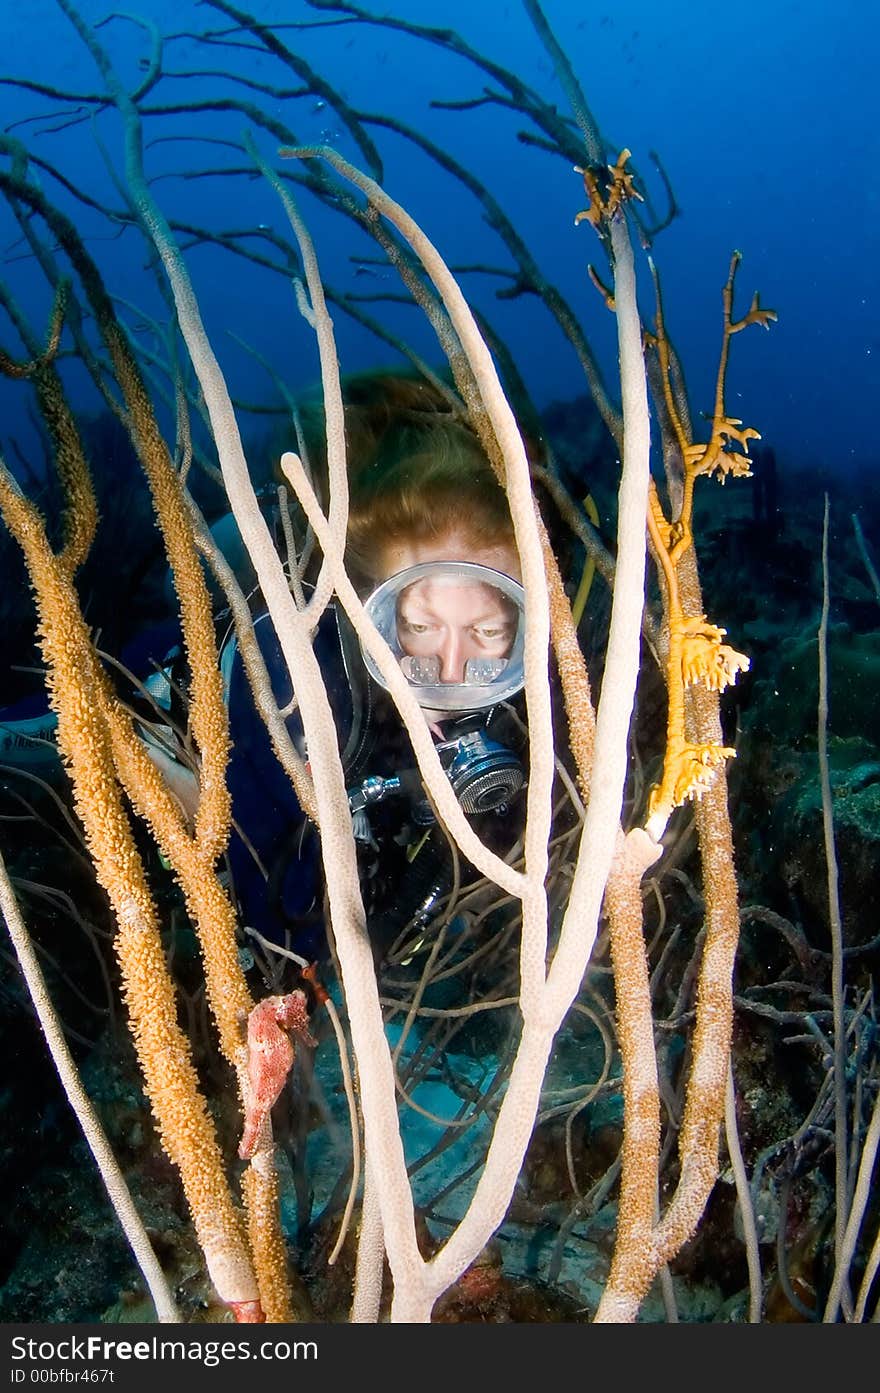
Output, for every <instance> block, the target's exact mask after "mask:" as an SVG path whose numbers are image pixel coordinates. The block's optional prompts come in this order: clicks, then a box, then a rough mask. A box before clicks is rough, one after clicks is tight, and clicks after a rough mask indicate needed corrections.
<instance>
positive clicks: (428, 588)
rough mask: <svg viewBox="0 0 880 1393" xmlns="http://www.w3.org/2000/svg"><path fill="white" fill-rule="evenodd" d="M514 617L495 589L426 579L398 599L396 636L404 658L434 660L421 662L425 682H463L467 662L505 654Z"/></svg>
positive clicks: (513, 609) (513, 631)
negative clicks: (425, 675) (405, 656)
mask: <svg viewBox="0 0 880 1393" xmlns="http://www.w3.org/2000/svg"><path fill="white" fill-rule="evenodd" d="M484 564H485V563H484ZM517 614H518V611H517V607H516V605H515V604H514V603H513V601H512V600H510V599H508V597H507V596H506V595H504V594H503V593H502V592H501V591H500V590H497V589H496V588H495V586H494V585H488V584H484V583H483V582H482V581H459V580H457V579H454V578H453V579H450V578H448V577H443V578H436V579H435V578H433V577H431V576H425V577H424V578H423V579H422V580H417V581H416V582H415V584H414V585H408V586H407V588H406V590H404V591H403V592H402V594H401V596H400V599H399V600H398V603H397V637H398V640H399V642H400V646H401V648H402V649H403V651H404V653H405V654H407V656H409V657H412V658H418V659H422V660H425V659H433V660H435V661H434V663H431V664H428V663H424V662H423V664H422V667H423V670H424V671H425V672H426V674H429V675H428V676H427V677H426V680H429V681H431V682H464V681H465V680H466V673H465V667H466V665H467V664H468V662H472V661H473V662H479V661H480V660H481V659H482V660H487V659H488V660H491V659H497V658H506V657H507V656H508V655H509V653H510V650H511V648H512V647H513V641H514V639H515V638H516V625H517ZM434 668H436V672H434V671H433V669H434Z"/></svg>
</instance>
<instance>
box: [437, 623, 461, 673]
mask: <svg viewBox="0 0 880 1393" xmlns="http://www.w3.org/2000/svg"><path fill="white" fill-rule="evenodd" d="M437 657H438V658H439V659H440V681H441V682H463V681H464V660H465V653H464V643H463V639H462V635H461V634H460V633H458V631H457V630H455V629H448V630H447V631H446V634H445V635H444V638H443V642H442V643H441V645H440V651H439V653H438V654H437Z"/></svg>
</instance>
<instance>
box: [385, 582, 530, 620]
mask: <svg viewBox="0 0 880 1393" xmlns="http://www.w3.org/2000/svg"><path fill="white" fill-rule="evenodd" d="M398 603H399V607H400V608H401V609H404V610H413V609H419V610H434V611H436V612H438V613H440V612H442V613H449V612H450V611H458V612H461V613H467V614H468V615H473V614H477V613H484V614H486V615H495V614H499V613H502V614H506V613H507V612H508V610H509V609H510V608H511V602H510V601H509V600H508V599H507V598H506V596H505V595H503V594H502V592H501V591H500V590H497V589H496V588H495V586H494V585H489V584H487V583H486V582H485V581H462V580H460V579H455V578H450V579H444V578H434V577H431V576H425V577H423V578H422V579H421V580H417V581H415V582H414V583H413V584H412V585H408V586H407V587H406V589H405V590H404V591H403V592H402V594H401V596H400V600H399V602H398Z"/></svg>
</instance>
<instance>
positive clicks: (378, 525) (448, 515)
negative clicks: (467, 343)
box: [301, 372, 514, 582]
mask: <svg viewBox="0 0 880 1393" xmlns="http://www.w3.org/2000/svg"><path fill="white" fill-rule="evenodd" d="M343 397H344V401H345V425H346V446H347V452H348V475H349V487H350V495H351V497H350V516H349V525H348V535H347V545H346V560H347V564H348V566H349V568H350V571H351V573H352V575H353V577H354V578H355V579H356V580H362V581H365V582H370V581H374V580H376V579H378V578H379V577H380V573H381V568H382V558H383V556H384V555H385V553H386V552H387V550H388V548H389V547H392V546H394V545H395V544H400V543H405V542H416V543H418V542H425V541H432V540H435V539H438V540H439V539H441V538H445V537H450V536H454V537H455V538H456V541H457V542H459V543H460V544H462V545H464V546H465V547H466V548H469V549H471V548H472V549H474V550H476V549H485V548H493V547H499V546H509V547H513V546H514V537H513V524H512V521H511V518H510V511H509V508H508V505H507V498H506V496H505V493H504V490H503V489H502V488H501V485H500V484H499V483H498V481H497V479H496V478H495V475H494V473H493V472H492V468H491V466H490V464H489V461H488V459H487V458H486V455H485V453H484V451H483V449H482V447H481V445H480V443H479V441H478V439H477V437H476V435H475V434H474V432H473V431H472V430H471V429H470V427H469V426H468V425H466V424H465V423H464V422H463V421H462V420H460V419H459V418H458V417H457V416H456V415H455V414H454V413H453V410H452V408H451V406H450V404H449V402H448V401H447V399H446V398H445V396H444V395H443V394H442V393H441V392H439V391H438V390H437V389H436V388H435V387H433V386H432V385H431V384H430V383H428V382H425V381H424V380H423V379H421V378H416V377H412V378H410V377H407V376H405V375H403V374H400V373H388V372H385V373H370V374H365V375H363V376H360V377H354V378H350V379H348V381H347V382H346V383H345V384H344V385H343ZM320 414H321V412H320V408H319V407H317V406H316V407H314V408H311V409H310V408H309V407H308V406H304V407H303V410H302V412H301V416H302V420H303V427H304V429H305V430H306V433H307V435H315V434H316V432H315V427H316V426H317V424H318V417H319V416H320ZM310 443H311V444H312V451H313V455H314V457H313V460H312V463H313V467H314V468H315V471H316V473H317V474H319V476H320V475H321V473H322V461H323V450H321V448H320V444H319V439H317V438H316V439H314V441H313V442H310Z"/></svg>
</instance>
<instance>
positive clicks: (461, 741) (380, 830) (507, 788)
mask: <svg viewBox="0 0 880 1393" xmlns="http://www.w3.org/2000/svg"><path fill="white" fill-rule="evenodd" d="M344 397H345V411H346V442H347V447H348V461H349V463H348V469H349V481H350V518H349V526H348V533H347V544H346V564H347V568H348V571H349V574H350V575H351V577H352V579H353V581H354V583H355V585H356V587H357V588H358V590H359V593H360V594H361V597H362V599H364V601H365V605H366V609H367V612H368V613H369V614H370V616H371V618H372V619H373V622H374V623H375V624H376V626H377V627H378V629H379V630H380V632H381V633H382V634H383V637H384V638H385V639H386V641H387V642H388V643H389V645H390V647H391V649H392V651H393V652H394V653H395V654H396V656H397V658H398V661H399V663H400V666H401V669H402V670H403V672H404V673H405V675H406V677H407V678H408V680H409V682H410V685H411V686H412V689H413V691H414V693H415V695H416V698H417V700H418V702H419V704H420V706H421V707H422V709H423V711H424V714H425V719H426V721H427V722H428V725H429V728H430V730H431V732H432V734H433V737H434V740H435V744H436V747H437V750H438V753H439V755H440V758H441V762H442V763H443V765H444V768H445V769H446V772H447V775H448V777H449V779H450V782H451V783H452V786H453V788H454V790H455V792H456V795H457V796H458V799H459V801H460V803H461V806H462V808H463V809H464V811H465V812H466V813H467V814H468V816H469V817H470V818H471V820H472V821H473V822H474V823H475V826H476V830H477V831H478V833H479V835H480V836H481V837H482V838H483V840H485V841H487V842H488V843H489V844H490V845H491V846H492V847H493V849H495V850H496V851H499V852H501V854H504V852H505V851H507V850H508V849H509V848H510V847H512V846H513V845H514V844H515V842H516V840H517V837H518V835H519V832H520V830H521V816H522V804H523V802H524V800H523V799H521V798H519V797H518V795H519V793H520V791H521V789H522V788H523V785H524V783H525V779H526V769H525V739H524V736H523V734H522V726H521V723H520V719H519V718H518V713H517V710H516V704H517V696H518V694H519V693H520V692H521V688H522V684H523V637H524V633H523V631H524V625H523V590H522V586H521V583H520V571H519V562H518V557H517V551H516V546H515V542H514V534H513V525H512V522H511V518H510V514H509V510H508V506H507V499H506V496H505V493H504V490H503V489H502V488H501V486H500V485H499V484H498V482H497V480H496V478H495V476H494V474H493V472H492V470H491V467H490V465H489V462H488V460H487V459H486V456H485V454H484V452H483V450H482V448H481V446H480V444H479V442H478V440H477V438H476V436H475V435H474V433H473V432H472V431H471V430H470V429H469V428H468V426H467V425H465V424H463V423H462V422H461V420H459V419H458V418H457V417H456V416H455V415H454V414H453V413H452V411H451V410H450V407H449V404H448V402H447V401H446V399H445V398H444V397H443V396H442V394H441V393H440V392H439V391H438V390H437V389H435V388H434V387H432V386H430V385H429V384H427V383H426V382H424V381H422V380H420V379H416V378H408V377H404V376H400V375H391V374H372V375H365V376H363V377H359V378H354V379H350V380H349V382H348V383H347V384H346V386H345V388H344ZM301 422H302V428H303V432H304V434H305V436H306V442H307V445H308V450H309V458H310V463H311V466H312V468H313V471H314V473H315V474H316V476H317V478H318V479H319V480H321V479H322V478H323V477H325V472H324V469H325V467H324V463H323V449H322V442H323V411H322V407H321V406H320V405H318V404H317V403H316V404H315V405H314V406H312V407H310V406H309V404H308V403H307V404H305V405H304V406H303V409H302V411H301ZM323 501H324V502H325V504H326V497H325V498H324V500H323ZM255 633H256V635H257V638H258V640H259V642H260V646H261V649H262V651H263V656H264V658H265V659H266V662H267V666H268V668H269V672H270V675H271V677H272V682H273V691H274V696H275V699H276V701H277V702H278V704H279V706H280V707H282V708H283V707H284V705H285V704H286V703H287V702H288V701H289V700H290V698H291V697H292V695H293V693H292V690H291V684H290V679H289V677H288V675H287V672H286V668H285V665H284V662H283V659H282V657H281V653H280V649H279V647H278V644H277V640H276V639H275V636H274V633H273V631H272V629H271V625H270V623H269V621H268V619H267V618H266V617H265V616H263V615H258V616H257V618H256V621H255ZM315 649H316V654H317V656H318V659H319V662H320V664H321V669H322V672H323V675H324V679H325V682H326V685H327V690H328V695H329V698H330V703H331V706H332V708H333V712H334V716H335V719H336V724H337V730H338V733H339V748H340V755H341V758H342V761H343V767H344V770H345V778H346V784H347V788H348V792H349V803H350V806H351V811H352V826H353V831H354V835H355V838H356V840H357V845H358V852H359V861H360V869H361V887H362V892H363V895H364V902H365V908H366V912H367V922H368V927H369V932H370V937H371V942H372V943H373V947H374V952H375V954H376V956H377V958H379V959H381V957H382V955H383V953H384V952H385V951H386V950H387V948H388V947H389V946H390V944H391V943H392V942H393V940H394V939H395V937H396V936H397V935H398V934H399V933H400V931H401V930H402V929H403V928H404V927H405V926H407V925H412V926H414V927H419V926H425V927H427V925H428V924H429V923H430V921H431V919H432V918H433V917H434V915H435V914H436V912H437V909H438V906H439V904H440V902H441V901H442V899H443V896H444V895H445V894H446V893H447V892H448V891H449V889H450V887H451V885H452V878H453V877H452V868H453V863H452V853H451V851H450V848H449V845H448V842H447V839H446V836H445V834H444V832H443V830H442V828H440V827H439V826H438V824H437V821H436V818H435V815H434V811H433V808H432V806H431V804H430V801H429V800H428V798H427V796H426V794H425V791H424V789H423V787H422V783H421V778H420V776H419V772H418V768H417V765H416V761H415V757H414V755H413V752H412V749H411V746H410V743H409V739H408V736H407V733H406V730H405V728H404V726H403V724H402V722H401V721H400V719H399V716H398V714H397V711H396V708H395V707H394V705H393V703H392V701H391V699H390V697H389V696H388V694H387V692H386V690H385V687H384V683H383V679H382V677H381V674H380V673H379V671H378V669H377V668H376V666H375V664H374V663H373V662H372V660H371V659H370V657H369V655H367V654H365V653H362V652H361V649H360V645H359V643H358V641H357V639H356V637H355V636H354V634H353V631H352V630H351V627H350V625H349V623H348V620H347V618H346V616H345V614H344V613H343V611H342V609H341V606H338V605H331V606H330V607H329V608H328V610H327V611H326V613H325V615H324V617H323V619H322V621H321V623H320V625H319V628H318V632H317V634H316V636H315ZM222 662H223V667H224V673H225V677H226V689H227V701H228V708H229V718H230V730H231V735H232V740H233V753H232V758H231V761H230V765H229V785H230V792H231V794H232V809H233V820H234V823H235V826H236V831H234V833H233V835H232V838H231V841H230V847H229V860H230V866H231V870H232V881H233V886H234V891H235V895H236V897H237V900H238V904H239V909H240V913H241V918H242V923H243V924H244V925H246V926H248V927H251V928H255V929H256V930H257V931H258V932H259V933H260V934H261V935H263V936H264V937H265V938H268V939H271V940H273V941H275V942H279V943H282V944H286V946H288V947H290V948H292V949H294V950H295V951H297V952H299V953H302V954H304V955H305V956H307V957H309V958H310V959H313V958H316V957H321V956H324V955H325V954H326V952H327V946H326V942H325V919H324V911H323V903H322V899H323V885H322V879H321V875H320V857H319V847H318V834H317V830H316V828H315V827H314V825H313V824H312V823H311V822H309V820H308V819H307V818H306V817H305V816H304V815H303V813H302V811H301V809H300V807H299V804H298V802H297V799H296V795H295V793H294V791H293V788H292V786H291V785H290V783H289V780H288V779H287V777H286V775H285V774H284V772H283V770H282V769H281V767H280V766H279V764H278V762H277V760H276V758H275V755H274V752H273V750H272V748H271V744H270V740H269V737H268V734H267V733H266V730H265V727H264V726H263V723H262V721H261V720H260V718H259V716H258V714H257V711H256V708H255V705H254V702H253V697H252V695H251V692H250V688H249V686H248V682H247V679H246V677H245V675H244V670H243V666H242V663H241V660H240V658H239V656H238V654H237V648H236V645H235V641H234V639H232V640H230V642H229V643H228V644H227V645H226V647H225V649H224V652H223V658H222ZM511 703H512V704H513V705H512V706H511ZM288 727H289V729H290V731H291V735H292V737H293V738H294V741H295V743H297V744H298V745H299V747H300V748H302V735H301V727H300V725H299V722H298V718H297V716H296V714H295V713H294V714H293V715H292V716H291V717H290V718H289V720H288ZM468 869H469V868H468V865H467V863H466V862H465V863H463V865H462V875H463V876H464V875H465V874H466V873H467V870H468ZM474 874H475V873H474Z"/></svg>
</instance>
